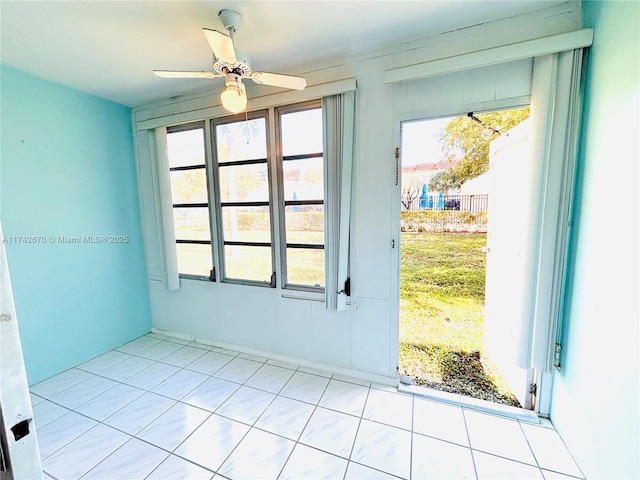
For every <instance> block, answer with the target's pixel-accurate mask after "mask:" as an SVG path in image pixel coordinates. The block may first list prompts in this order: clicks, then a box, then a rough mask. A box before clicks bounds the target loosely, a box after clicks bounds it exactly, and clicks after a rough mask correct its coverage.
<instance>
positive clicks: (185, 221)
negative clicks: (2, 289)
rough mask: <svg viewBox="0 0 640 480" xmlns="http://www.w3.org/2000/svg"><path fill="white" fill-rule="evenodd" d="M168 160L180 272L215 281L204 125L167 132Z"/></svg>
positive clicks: (182, 127) (169, 129) (170, 129)
mask: <svg viewBox="0 0 640 480" xmlns="http://www.w3.org/2000/svg"><path fill="white" fill-rule="evenodd" d="M167 156H168V160H169V179H170V183H171V199H172V203H173V225H174V230H175V238H176V254H177V259H178V272H179V273H180V275H181V276H186V277H195V278H211V276H212V275H213V272H212V270H213V257H212V251H211V228H210V222H209V189H208V187H207V185H208V182H207V166H206V161H205V159H206V155H205V136H204V124H203V123H199V124H190V125H181V126H179V127H170V128H167Z"/></svg>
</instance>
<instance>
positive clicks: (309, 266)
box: [287, 248, 324, 287]
mask: <svg viewBox="0 0 640 480" xmlns="http://www.w3.org/2000/svg"><path fill="white" fill-rule="evenodd" d="M287 283H289V284H296V285H312V286H316V287H324V250H311V249H306V248H287Z"/></svg>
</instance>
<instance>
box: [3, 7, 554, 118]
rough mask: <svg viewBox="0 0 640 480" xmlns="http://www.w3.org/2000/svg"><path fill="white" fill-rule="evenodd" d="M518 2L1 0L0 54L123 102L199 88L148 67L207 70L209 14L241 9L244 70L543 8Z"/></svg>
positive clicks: (285, 65) (277, 67) (278, 68)
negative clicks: (249, 64) (158, 74)
mask: <svg viewBox="0 0 640 480" xmlns="http://www.w3.org/2000/svg"><path fill="white" fill-rule="evenodd" d="M551 3H558V1H557V0H551V1H541V0H520V1H514V0H511V1H496V0H473V1H456V0H444V1H435V0H429V1H401V0H396V1H233V0H226V1H218V0H211V1H187V0H174V1H158V0H155V1H140V0H138V1H91V0H78V1H59V0H58V1H7V0H0V26H1V33H0V42H1V43H0V60H1V61H2V63H4V64H7V65H10V66H13V67H16V68H18V69H20V70H25V71H27V72H31V73H33V74H36V75H38V76H40V77H43V78H46V79H48V80H52V81H55V82H59V83H62V84H64V85H68V86H70V87H73V88H76V89H78V90H81V91H84V92H87V93H91V94H94V95H98V96H100V97H104V98H107V99H110V100H113V101H116V102H119V103H122V104H124V105H128V106H136V105H142V104H145V103H149V102H151V101H154V100H159V99H162V98H168V97H171V96H175V95H180V94H184V93H189V92H193V91H196V90H202V89H204V88H206V87H207V86H208V85H211V83H210V82H220V83H222V82H223V80H222V79H215V80H168V79H160V78H156V77H155V76H154V75H153V74H152V70H153V69H154V68H158V69H167V70H210V67H211V50H210V49H209V46H208V44H207V42H206V40H205V38H204V36H203V34H202V28H203V27H208V28H213V29H217V30H220V31H223V32H225V30H224V28H223V27H222V24H221V23H220V20H219V19H218V16H217V13H218V11H220V10H221V9H223V8H231V9H234V10H236V11H238V12H240V13H241V14H242V15H243V17H244V25H243V26H242V27H241V28H240V30H239V31H238V33H237V34H236V47H237V48H239V49H241V50H243V51H245V52H247V53H248V54H249V57H250V59H251V62H252V68H253V69H254V70H258V71H269V72H276V73H277V72H286V71H287V70H289V69H292V68H295V67H296V66H300V65H308V64H310V63H313V62H316V61H324V60H327V59H329V58H331V57H338V56H344V55H348V54H355V53H360V52H364V51H368V50H375V49H378V48H381V47H386V46H389V45H393V44H397V43H400V42H403V41H407V40H414V39H417V38H423V37H428V36H430V35H434V34H437V33H442V32H446V31H451V30H455V29H459V28H463V27H468V26H471V25H477V24H480V23H485V22H488V21H492V20H497V19H500V18H505V17H510V16H513V15H518V14H522V13H527V12H531V11H534V10H539V9H541V8H546V7H548V6H549V5H550V4H551Z"/></svg>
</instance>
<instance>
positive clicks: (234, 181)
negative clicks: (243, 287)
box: [213, 112, 275, 286]
mask: <svg viewBox="0 0 640 480" xmlns="http://www.w3.org/2000/svg"><path fill="white" fill-rule="evenodd" d="M252 117H253V118H251V119H246V120H245V119H242V120H229V119H221V120H219V121H215V122H214V124H213V125H214V126H213V141H214V142H215V145H216V148H215V152H216V169H215V172H216V179H217V181H216V184H217V186H218V188H217V197H218V200H217V206H218V209H219V218H220V222H219V225H218V232H219V235H220V238H221V240H222V242H221V243H222V247H221V250H222V251H221V258H222V265H221V271H222V273H221V278H222V279H223V281H232V282H233V281H236V282H248V283H258V284H265V283H266V284H269V285H272V286H275V275H274V265H273V263H274V262H273V249H272V245H273V241H272V229H271V222H272V219H271V201H270V197H271V193H270V188H269V187H270V181H269V160H268V155H267V152H268V145H267V138H268V137H267V121H266V112H261V113H259V114H254V115H252Z"/></svg>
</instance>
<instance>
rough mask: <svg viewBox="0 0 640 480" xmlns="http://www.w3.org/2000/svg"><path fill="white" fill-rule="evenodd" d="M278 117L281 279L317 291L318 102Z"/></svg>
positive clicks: (320, 236)
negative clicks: (280, 166)
mask: <svg viewBox="0 0 640 480" xmlns="http://www.w3.org/2000/svg"><path fill="white" fill-rule="evenodd" d="M310 107H312V108H310ZM314 107H315V108H314ZM278 120H279V127H280V129H279V130H280V137H279V140H280V149H281V161H282V169H281V171H282V175H281V179H280V198H281V199H282V202H281V208H282V211H281V214H280V216H281V226H280V228H281V234H280V235H281V238H282V242H281V244H282V263H283V280H282V281H283V284H284V285H285V286H289V287H293V288H295V287H310V288H315V289H319V288H322V287H324V285H325V273H324V272H325V259H324V244H325V238H324V159H323V153H322V148H323V147H322V142H323V140H322V109H321V108H320V107H319V103H314V104H312V105H303V106H297V107H293V108H291V107H289V108H279V109H278Z"/></svg>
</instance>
